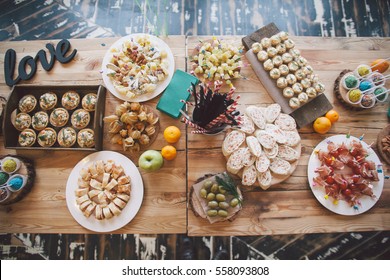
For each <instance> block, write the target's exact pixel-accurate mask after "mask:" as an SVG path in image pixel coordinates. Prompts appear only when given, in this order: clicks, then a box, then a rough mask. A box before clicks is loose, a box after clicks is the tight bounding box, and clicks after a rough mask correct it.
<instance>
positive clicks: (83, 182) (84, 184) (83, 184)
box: [77, 178, 89, 189]
mask: <svg viewBox="0 0 390 280" xmlns="http://www.w3.org/2000/svg"><path fill="white" fill-rule="evenodd" d="M77 184H78V186H79V187H80V188H83V189H88V188H89V180H88V181H86V180H83V179H82V178H79V179H78V180H77Z"/></svg>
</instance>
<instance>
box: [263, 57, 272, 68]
mask: <svg viewBox="0 0 390 280" xmlns="http://www.w3.org/2000/svg"><path fill="white" fill-rule="evenodd" d="M263 66H264V69H265V70H266V71H271V69H272V68H274V63H273V62H272V60H271V59H267V60H266V61H264V63H263Z"/></svg>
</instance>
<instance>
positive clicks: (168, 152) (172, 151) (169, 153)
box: [161, 145, 177, 160]
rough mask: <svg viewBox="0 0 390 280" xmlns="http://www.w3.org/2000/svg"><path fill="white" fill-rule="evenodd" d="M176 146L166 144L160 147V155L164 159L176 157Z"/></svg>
mask: <svg viewBox="0 0 390 280" xmlns="http://www.w3.org/2000/svg"><path fill="white" fill-rule="evenodd" d="M176 154H177V152H176V148H175V147H173V146H171V145H166V146H164V147H163V148H162V149H161V155H162V156H163V158H165V159H166V160H173V159H174V158H175V157H176Z"/></svg>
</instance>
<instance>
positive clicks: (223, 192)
mask: <svg viewBox="0 0 390 280" xmlns="http://www.w3.org/2000/svg"><path fill="white" fill-rule="evenodd" d="M218 188H219V193H221V194H225V193H226V190H225V189H224V187H223V186H219V187H218Z"/></svg>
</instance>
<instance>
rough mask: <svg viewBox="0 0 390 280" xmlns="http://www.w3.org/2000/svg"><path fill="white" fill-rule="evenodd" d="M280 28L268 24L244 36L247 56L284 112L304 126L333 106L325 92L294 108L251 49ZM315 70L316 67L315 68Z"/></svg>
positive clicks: (243, 41) (259, 77) (300, 125)
mask: <svg viewBox="0 0 390 280" xmlns="http://www.w3.org/2000/svg"><path fill="white" fill-rule="evenodd" d="M279 31H280V30H279V29H278V28H277V27H276V25H275V24H274V23H271V24H269V25H266V26H264V27H262V28H260V29H259V30H257V31H255V32H254V33H252V34H250V35H248V36H246V37H244V38H242V43H243V45H244V47H245V48H246V50H247V52H246V54H245V56H246V57H247V59H248V61H249V62H250V64H251V66H252V69H253V71H254V72H255V74H256V76H257V77H258V79H259V80H260V81H261V83H262V84H263V86H264V87H265V89H266V90H267V91H268V94H269V95H270V96H271V98H272V99H273V100H274V101H275V102H276V103H278V104H279V105H280V106H281V107H282V111H283V113H286V114H289V115H290V116H292V117H293V118H294V119H295V121H296V123H297V125H298V127H299V128H301V127H304V126H306V125H308V124H310V123H312V122H313V121H315V119H317V118H318V117H320V116H323V115H325V114H326V112H328V111H329V110H331V109H332V108H333V106H332V105H331V104H330V102H329V101H328V99H327V98H326V95H325V94H324V93H322V94H319V95H317V96H316V97H315V98H313V99H311V100H309V102H307V103H306V104H303V105H301V106H300V107H298V108H297V109H292V108H291V107H290V106H289V103H288V99H286V98H285V97H284V96H283V93H282V89H280V88H278V87H277V86H276V82H275V80H273V79H271V78H270V76H269V73H268V71H266V70H265V69H264V67H263V65H262V63H261V62H260V61H259V60H258V59H257V55H256V54H255V53H253V51H252V50H251V49H250V48H251V46H252V44H253V43H255V42H260V40H261V39H263V38H265V37H268V38H270V37H271V36H272V35H275V34H277V33H279ZM314 72H315V69H314Z"/></svg>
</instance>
